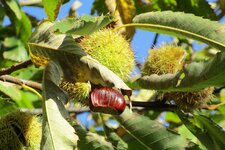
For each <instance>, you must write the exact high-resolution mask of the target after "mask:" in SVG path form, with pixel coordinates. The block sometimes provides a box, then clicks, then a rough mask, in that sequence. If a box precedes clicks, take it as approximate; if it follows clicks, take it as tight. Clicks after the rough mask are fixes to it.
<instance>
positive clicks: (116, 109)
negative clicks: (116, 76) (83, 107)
mask: <svg viewBox="0 0 225 150" xmlns="http://www.w3.org/2000/svg"><path fill="white" fill-rule="evenodd" d="M125 107H126V101H125V99H124V97H123V95H122V94H121V93H120V92H119V91H117V90H115V89H112V88H107V87H104V88H96V89H94V90H93V91H92V92H91V94H90V109H91V110H92V111H94V112H102V113H107V114H112V115H119V114H121V113H122V112H123V111H124V109H125Z"/></svg>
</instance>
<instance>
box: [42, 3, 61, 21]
mask: <svg viewBox="0 0 225 150" xmlns="http://www.w3.org/2000/svg"><path fill="white" fill-rule="evenodd" d="M42 2H43V5H44V9H45V13H46V15H47V16H48V18H49V20H51V21H54V20H55V19H56V18H57V16H58V13H59V10H60V7H61V6H62V4H63V0H43V1H42Z"/></svg>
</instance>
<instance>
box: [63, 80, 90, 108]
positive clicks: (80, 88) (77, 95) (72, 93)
mask: <svg viewBox="0 0 225 150" xmlns="http://www.w3.org/2000/svg"><path fill="white" fill-rule="evenodd" d="M59 87H61V88H62V89H63V90H65V91H66V92H67V93H68V94H69V99H71V100H74V102H80V103H81V104H82V105H86V106H88V105H89V100H88V99H89V93H90V91H91V84H90V83H89V82H76V83H71V82H67V81H62V82H61V84H60V85H59Z"/></svg>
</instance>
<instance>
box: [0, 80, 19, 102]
mask: <svg viewBox="0 0 225 150" xmlns="http://www.w3.org/2000/svg"><path fill="white" fill-rule="evenodd" d="M0 91H1V92H3V93H4V94H6V95H7V96H9V97H10V98H11V99H12V100H14V101H20V100H21V98H22V95H21V93H20V91H19V88H18V86H16V85H15V84H11V83H8V82H3V81H0Z"/></svg>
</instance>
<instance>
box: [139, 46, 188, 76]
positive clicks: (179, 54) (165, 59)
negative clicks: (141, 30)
mask: <svg viewBox="0 0 225 150" xmlns="http://www.w3.org/2000/svg"><path fill="white" fill-rule="evenodd" d="M184 56H185V51H184V50H183V49H182V48H181V47H178V46H175V45H164V46H162V47H160V48H158V49H151V50H149V56H148V58H147V59H146V61H145V63H144V65H143V67H142V70H141V74H142V76H146V75H148V76H149V75H152V74H157V75H162V74H167V73H176V72H177V71H179V70H180V69H182V67H183V60H184Z"/></svg>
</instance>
